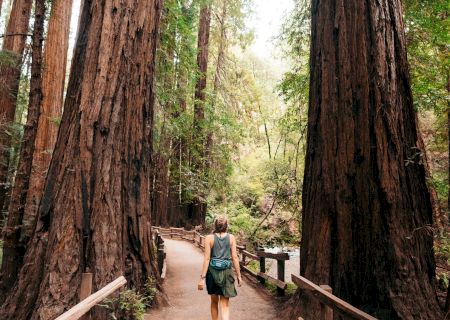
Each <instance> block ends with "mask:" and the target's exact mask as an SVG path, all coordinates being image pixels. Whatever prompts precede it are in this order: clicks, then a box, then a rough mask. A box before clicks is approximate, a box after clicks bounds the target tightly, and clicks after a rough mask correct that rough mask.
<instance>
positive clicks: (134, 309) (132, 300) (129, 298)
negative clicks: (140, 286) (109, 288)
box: [99, 277, 157, 320]
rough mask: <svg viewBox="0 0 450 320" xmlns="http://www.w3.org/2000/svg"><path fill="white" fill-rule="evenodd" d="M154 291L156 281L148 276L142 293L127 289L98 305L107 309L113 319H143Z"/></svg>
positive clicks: (155, 291) (152, 298) (154, 293)
mask: <svg viewBox="0 0 450 320" xmlns="http://www.w3.org/2000/svg"><path fill="white" fill-rule="evenodd" d="M156 293H157V289H156V281H155V279H154V278H152V277H149V278H148V280H147V282H146V283H145V284H144V290H143V293H138V292H137V291H136V290H135V289H128V290H125V291H122V292H121V293H119V295H118V296H117V297H115V298H112V299H105V300H104V302H103V304H101V305H99V306H101V307H104V308H106V309H108V310H109V311H110V314H109V317H110V318H111V319H114V320H117V319H133V320H143V319H144V316H145V311H146V310H147V308H149V307H150V306H151V305H152V303H153V300H154V298H155V296H156Z"/></svg>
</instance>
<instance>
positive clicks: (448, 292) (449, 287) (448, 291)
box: [444, 284, 450, 312]
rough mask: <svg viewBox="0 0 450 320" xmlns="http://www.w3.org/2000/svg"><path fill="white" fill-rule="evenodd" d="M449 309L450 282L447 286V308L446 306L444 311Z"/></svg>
mask: <svg viewBox="0 0 450 320" xmlns="http://www.w3.org/2000/svg"><path fill="white" fill-rule="evenodd" d="M449 311H450V284H449V285H448V288H447V298H446V299H445V308H444V312H449Z"/></svg>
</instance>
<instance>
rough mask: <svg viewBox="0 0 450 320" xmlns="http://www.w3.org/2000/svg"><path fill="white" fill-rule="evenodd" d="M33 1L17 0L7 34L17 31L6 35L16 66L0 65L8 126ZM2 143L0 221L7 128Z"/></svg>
mask: <svg viewBox="0 0 450 320" xmlns="http://www.w3.org/2000/svg"><path fill="white" fill-rule="evenodd" d="M32 2H33V1H32V0H15V1H14V2H13V5H12V8H11V13H10V16H9V20H8V25H7V27H6V32H5V33H6V34H16V35H14V36H8V37H5V38H4V42H3V50H5V51H8V52H9V54H11V57H12V60H13V61H14V65H5V64H0V123H2V124H3V125H5V126H6V127H8V126H10V125H11V124H12V123H13V122H14V115H15V112H16V99H17V92H18V90H19V79H20V70H21V62H22V56H23V53H24V50H25V42H26V38H27V34H28V24H29V21H30V14H31V4H32ZM0 146H1V149H0V221H2V220H3V219H4V217H3V208H4V205H5V201H6V196H7V192H8V190H9V181H8V176H9V175H8V168H9V156H10V148H11V137H10V135H9V134H8V133H7V131H6V130H2V131H1V132H0Z"/></svg>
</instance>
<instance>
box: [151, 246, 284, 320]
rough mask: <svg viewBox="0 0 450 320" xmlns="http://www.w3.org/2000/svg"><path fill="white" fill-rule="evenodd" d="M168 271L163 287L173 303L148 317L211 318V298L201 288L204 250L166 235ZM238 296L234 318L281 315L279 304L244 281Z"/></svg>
mask: <svg viewBox="0 0 450 320" xmlns="http://www.w3.org/2000/svg"><path fill="white" fill-rule="evenodd" d="M164 244H165V246H166V252H167V258H166V259H167V260H166V261H167V274H166V279H165V281H164V284H163V287H164V290H165V293H166V294H167V296H168V297H169V306H168V307H162V308H160V309H157V310H152V311H151V312H150V314H148V315H146V318H145V320H208V319H211V317H210V313H209V303H210V299H209V296H208V294H207V293H206V288H205V290H204V291H198V290H197V283H198V280H199V278H200V269H201V264H202V259H203V252H202V251H201V250H200V249H199V248H197V247H195V246H194V245H193V244H191V243H189V242H186V241H179V240H170V239H164ZM236 289H237V291H238V296H237V297H235V298H232V299H231V300H230V306H231V312H230V319H231V320H255V319H258V320H273V319H277V318H278V317H277V313H276V305H275V303H274V302H273V301H272V300H271V299H270V297H268V296H267V295H266V294H265V293H261V292H259V291H258V290H257V289H255V288H254V287H253V286H252V285H250V284H248V283H246V280H245V277H244V283H243V285H242V287H237V288H236Z"/></svg>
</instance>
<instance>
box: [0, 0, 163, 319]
mask: <svg viewBox="0 0 450 320" xmlns="http://www.w3.org/2000/svg"><path fill="white" fill-rule="evenodd" d="M161 5H162V2H161V1H160V0H125V1H120V2H113V1H94V0H86V1H85V2H84V6H83V11H82V13H81V14H82V17H81V24H80V32H79V37H78V40H77V45H76V49H75V54H74V59H73V61H74V62H73V66H72V71H71V76H70V81H69V86H68V90H67V95H66V101H65V105H64V112H63V117H62V122H61V127H60V131H59V134H58V138H57V142H56V145H55V150H54V153H53V158H52V161H51V164H50V169H49V172H48V174H47V178H46V182H45V188H44V194H43V196H42V200H41V203H40V206H39V210H38V214H39V215H38V220H37V225H36V229H35V232H34V235H33V238H32V240H31V241H30V244H29V247H28V250H27V253H26V255H25V258H24V264H23V267H22V269H21V271H20V274H19V278H18V281H17V285H16V286H15V287H14V290H13V291H11V292H10V294H9V295H8V298H7V300H6V302H5V303H4V304H3V306H2V308H1V310H0V318H2V319H18V320H22V319H41V320H43V319H54V318H55V317H56V316H57V315H59V314H61V313H62V312H63V311H64V310H66V309H68V308H70V307H71V306H73V305H74V304H75V303H76V302H77V299H78V298H77V297H78V292H77V291H78V290H79V289H80V283H81V275H82V272H84V271H85V270H86V269H89V270H90V271H91V272H92V273H93V290H94V291H96V290H98V289H99V288H101V287H103V286H104V285H105V284H107V283H108V282H110V281H111V280H113V279H115V278H116V277H117V276H119V275H125V277H126V278H127V280H128V284H129V286H130V287H134V288H136V289H137V290H142V289H143V286H144V284H145V282H146V281H147V279H148V277H149V276H152V275H156V267H155V261H154V259H153V256H152V250H151V229H150V199H149V195H150V188H149V186H150V181H149V177H150V157H151V153H152V149H151V144H150V142H151V138H152V137H151V128H152V125H153V120H152V119H153V104H154V92H153V86H152V84H153V76H154V62H155V59H154V57H155V52H156V44H157V38H158V26H159V14H160V9H161ZM93 313H94V317H95V319H106V318H107V311H106V310H105V309H101V308H96V309H94V312H93Z"/></svg>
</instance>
